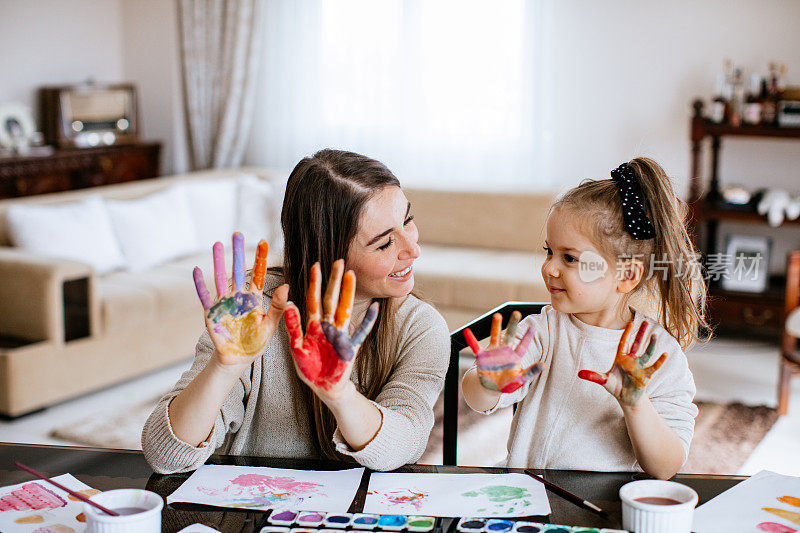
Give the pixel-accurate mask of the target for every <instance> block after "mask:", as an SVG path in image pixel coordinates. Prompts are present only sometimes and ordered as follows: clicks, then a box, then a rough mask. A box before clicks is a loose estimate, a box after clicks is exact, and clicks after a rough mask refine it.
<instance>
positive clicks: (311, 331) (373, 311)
mask: <svg viewBox="0 0 800 533" xmlns="http://www.w3.org/2000/svg"><path fill="white" fill-rule="evenodd" d="M343 271H344V261H343V260H341V259H339V260H337V261H335V262H334V263H333V268H332V269H331V275H330V278H329V279H328V285H327V287H326V289H325V299H324V300H323V309H324V312H325V314H324V316H321V315H320V309H319V302H320V294H321V291H322V283H321V278H322V274H321V271H320V267H319V263H314V266H312V267H311V279H310V281H309V284H308V292H307V297H306V309H307V311H308V324H307V325H306V333H305V335H303V328H302V326H301V325H300V312H299V310H298V309H297V307H296V306H295V305H294V304H293V303H291V302H290V303H289V304H288V305H287V306H286V311H285V313H284V317H283V318H284V321H285V322H286V329H287V330H288V331H289V340H290V345H291V349H292V355H293V356H294V363H295V368H296V369H297V374H298V376H300V379H301V380H302V381H303V383H305V384H306V385H308V386H309V387H310V388H311V390H312V391H314V393H315V394H317V396H319V397H320V399H323V400H324V399H326V398H333V397H335V396H336V395H337V394H338V392H340V390H341V389H342V388H343V387H345V385H346V384H347V383H349V382H350V372H351V371H352V368H353V361H354V360H355V356H356V353H358V349H359V348H360V347H361V343H363V342H364V339H365V338H366V337H367V334H369V332H370V330H371V329H372V326H373V325H374V324H375V320H376V319H377V317H378V306H379V304H378V302H374V303H373V304H372V305H370V306H369V309H368V310H367V313H366V315H365V316H364V320H363V321H362V322H361V325H360V326H359V327H358V329H357V330H356V331H355V333H354V334H353V336H352V337H350V335H349V334H348V327H349V325H350V314H351V312H352V310H353V298H354V297H355V291H356V276H355V274H354V273H353V271H352V270H348V271H347V272H346V273H344V276H343V275H342V274H343ZM340 290H341V297H340V294H339V293H340Z"/></svg>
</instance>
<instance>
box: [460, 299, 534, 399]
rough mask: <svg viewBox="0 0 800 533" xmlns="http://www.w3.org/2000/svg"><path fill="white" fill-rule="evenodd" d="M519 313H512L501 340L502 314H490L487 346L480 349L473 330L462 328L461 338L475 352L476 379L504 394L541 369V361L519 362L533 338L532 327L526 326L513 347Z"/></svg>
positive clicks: (490, 388)
mask: <svg viewBox="0 0 800 533" xmlns="http://www.w3.org/2000/svg"><path fill="white" fill-rule="evenodd" d="M521 317H522V315H521V314H520V312H519V311H514V312H513V313H511V318H510V319H509V321H508V328H506V333H505V336H504V337H503V339H502V341H501V338H500V337H501V327H502V320H503V318H502V316H501V315H500V314H499V313H495V314H494V315H493V316H492V329H491V334H490V337H489V346H487V347H486V349H485V350H484V349H482V348H481V347H480V344H478V339H476V338H475V335H474V334H473V333H472V331H471V330H470V329H469V328H467V329H465V330H464V338H465V339H466V340H467V344H468V345H469V347H470V348H471V349H472V352H473V353H474V354H475V359H476V361H477V363H478V378H479V379H480V381H481V385H483V386H484V387H485V388H487V389H489V390H493V391H499V392H503V393H508V392H514V391H515V390H517V389H519V388H520V387H522V386H523V385H525V383H527V382H528V381H530V380H531V379H532V378H533V377H534V376H536V375H537V374H539V373H540V372H541V371H542V363H535V364H533V365H531V366H529V367H528V368H522V365H521V361H522V358H523V356H524V355H525V352H527V351H528V347H529V346H530V344H531V340H533V333H534V331H533V328H532V327H531V328H528V330H527V331H526V332H525V335H524V336H523V337H522V340H520V342H519V344H518V345H517V347H516V348H512V347H511V346H512V344H513V342H514V335H515V334H516V331H517V325H519V321H520V318H521Z"/></svg>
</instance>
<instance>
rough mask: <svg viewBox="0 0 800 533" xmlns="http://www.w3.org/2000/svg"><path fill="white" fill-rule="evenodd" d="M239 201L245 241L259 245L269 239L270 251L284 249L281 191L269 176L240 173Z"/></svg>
mask: <svg viewBox="0 0 800 533" xmlns="http://www.w3.org/2000/svg"><path fill="white" fill-rule="evenodd" d="M238 182H239V205H238V209H237V215H238V219H237V222H236V229H237V231H241V232H242V234H243V235H244V242H245V245H246V246H248V247H250V246H256V245H257V244H258V241H260V240H261V239H266V241H267V242H268V243H269V247H270V251H271V252H273V251H274V252H277V251H279V250H282V249H283V232H282V231H281V206H280V202H281V201H282V200H281V198H282V195H281V194H279V192H278V191H277V190H276V187H275V186H274V185H273V184H271V183H270V182H268V181H266V180H262V179H260V178H259V177H258V176H254V175H252V174H243V175H241V176H239V179H238Z"/></svg>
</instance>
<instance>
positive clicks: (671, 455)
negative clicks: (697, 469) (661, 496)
mask: <svg viewBox="0 0 800 533" xmlns="http://www.w3.org/2000/svg"><path fill="white" fill-rule="evenodd" d="M620 405H621V406H622V412H623V413H624V415H625V425H626V426H627V427H628V436H629V437H630V439H631V444H633V452H634V453H635V454H636V460H637V461H638V462H639V465H640V466H641V467H642V469H643V470H644V471H645V472H647V473H648V474H650V475H651V476H654V477H657V478H659V479H669V478H671V477H672V476H674V475H675V474H676V473H677V472H678V469H680V467H681V466H683V462H684V460H685V459H686V458H685V457H684V455H685V452H684V448H683V443H682V442H681V440H680V438H679V437H678V435H677V434H676V433H675V432H674V431H673V430H672V429H671V428H670V427H669V426H668V425H667V424H666V422H664V420H663V419H662V418H661V417H660V416H659V414H658V413H657V412H656V410H655V408H654V407H653V403H652V402H651V401H650V398H648V397H647V395H643V396H642V398H641V399H640V400H639V401H638V402H636V404H635V405H626V404H624V403H621V404H620Z"/></svg>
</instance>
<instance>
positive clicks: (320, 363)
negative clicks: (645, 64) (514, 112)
mask: <svg viewBox="0 0 800 533" xmlns="http://www.w3.org/2000/svg"><path fill="white" fill-rule="evenodd" d="M284 320H285V321H286V329H288V330H289V339H290V345H291V349H292V354H293V355H294V360H295V362H297V367H298V368H299V369H300V372H302V373H303V375H304V376H305V377H306V378H307V379H308V380H309V381H310V382H311V383H313V384H314V385H316V386H317V387H322V388H323V389H326V390H327V389H329V388H330V387H331V386H332V385H334V384H335V383H337V382H338V381H339V379H340V378H341V377H342V374H343V373H344V371H345V369H346V368H347V362H346V361H342V359H341V358H339V355H338V354H337V353H336V350H334V349H333V346H331V344H330V343H329V342H328V339H327V338H326V337H325V334H324V333H323V331H322V326H321V325H320V322H319V320H313V321H311V322H309V324H308V332H307V333H306V335H305V336H303V329H302V328H301V327H300V312H299V311H298V310H297V308H296V307H295V306H294V305H290V306H288V307H287V308H286V311H285V312H284Z"/></svg>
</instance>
